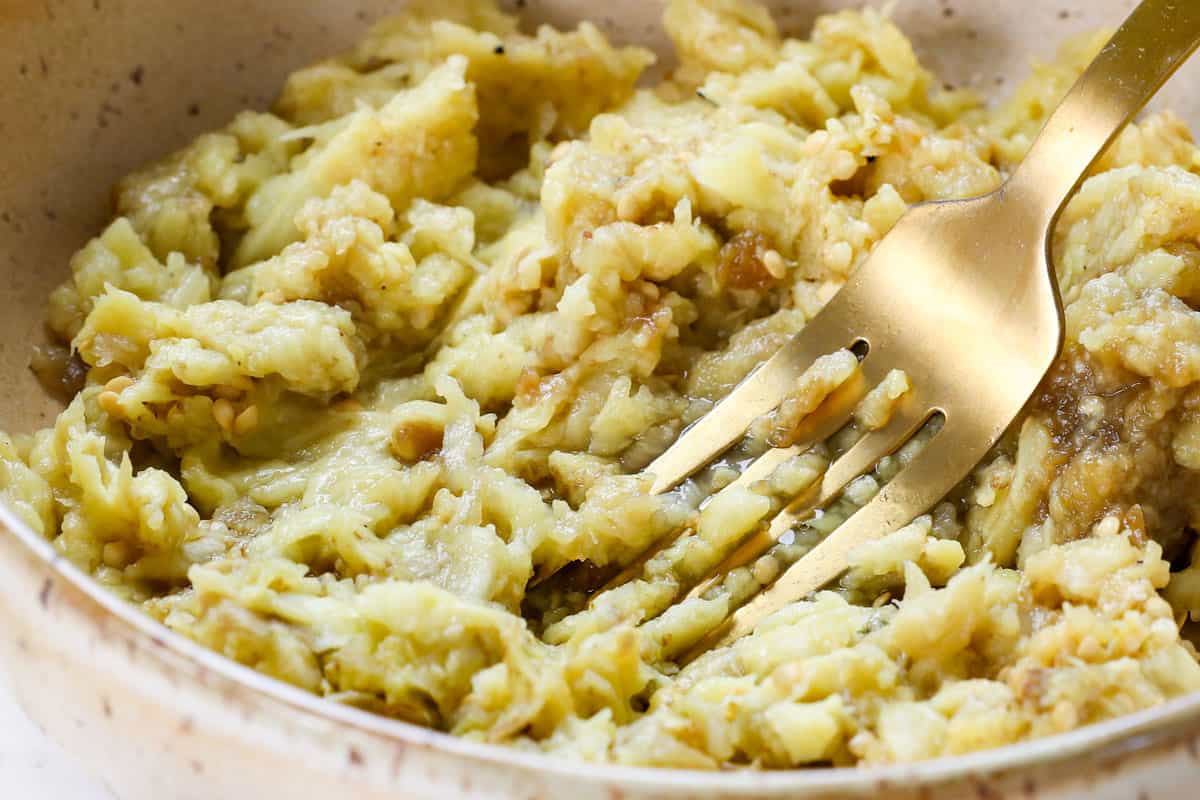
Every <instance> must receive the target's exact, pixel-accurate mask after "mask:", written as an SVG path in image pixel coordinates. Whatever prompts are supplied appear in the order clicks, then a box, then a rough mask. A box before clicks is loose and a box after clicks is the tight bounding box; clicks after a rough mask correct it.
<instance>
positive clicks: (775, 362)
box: [645, 292, 869, 494]
mask: <svg viewBox="0 0 1200 800" xmlns="http://www.w3.org/2000/svg"><path fill="white" fill-rule="evenodd" d="M843 294H844V292H839V293H838V294H836V295H834V296H833V298H832V299H831V300H830V301H829V302H828V303H827V304H826V305H825V307H824V308H823V309H821V311H820V312H819V313H818V314H817V315H816V316H815V317H814V318H813V319H812V320H810V321H809V323H808V324H807V325H805V326H804V328H803V330H801V331H800V332H799V333H798V334H796V335H795V336H793V337H792V338H791V339H790V340H789V341H788V342H787V344H785V345H784V346H783V347H781V348H780V349H779V351H778V352H777V353H775V355H773V356H771V358H769V359H767V361H765V362H764V363H763V364H762V366H760V367H759V368H758V369H757V370H755V371H754V372H752V373H750V374H749V375H748V376H746V378H745V379H744V380H743V381H742V382H741V383H739V384H738V385H737V386H736V387H735V388H734V390H733V391H732V392H730V393H729V394H728V395H727V396H726V397H725V398H724V399H722V400H721V401H720V402H719V403H717V405H716V406H715V407H714V408H713V409H712V410H711V411H709V412H708V413H707V414H705V415H704V416H703V417H701V418H700V419H699V420H697V421H696V422H694V423H693V424H692V425H691V426H690V427H688V428H687V429H686V430H685V431H684V432H683V433H682V434H681V435H680V436H679V438H678V439H677V440H676V441H675V443H674V444H673V445H671V446H670V447H669V448H667V451H666V452H664V453H663V454H662V455H660V456H659V457H658V458H656V459H654V461H653V462H651V464H650V465H649V466H648V467H646V469H645V471H646V472H649V473H651V474H653V475H654V485H653V487H652V488H651V490H650V491H651V493H652V494H659V493H661V492H665V491H667V490H669V489H671V488H673V487H674V486H676V485H677V484H678V483H679V482H680V481H682V480H683V479H684V478H686V477H688V476H689V475H691V474H692V473H693V472H695V471H696V470H698V469H700V467H702V466H704V465H705V464H707V463H708V462H709V461H712V460H713V459H714V458H716V457H717V456H718V455H720V454H721V453H723V452H724V451H725V450H727V449H728V448H729V446H730V445H731V444H733V443H734V442H735V441H737V440H738V439H740V438H741V437H742V436H743V435H744V434H745V433H746V429H747V428H749V427H750V423H752V422H754V420H756V419H758V418H759V417H761V416H762V415H763V414H766V413H767V412H769V411H772V410H773V409H774V408H775V407H776V406H778V405H779V404H780V403H781V402H783V399H784V398H785V397H786V396H787V394H788V392H790V391H791V390H792V389H794V388H795V386H796V379H797V377H799V376H800V375H801V374H803V373H804V371H805V370H806V369H808V368H809V367H810V366H811V365H812V363H813V362H814V361H816V360H817V359H818V358H820V357H821V356H823V355H826V354H828V353H831V352H833V351H834V350H837V349H838V348H842V347H850V346H852V345H853V344H854V343H855V342H856V341H857V340H858V336H857V335H856V334H855V332H854V331H853V330H850V329H849V328H847V327H845V326H844V324H843V322H844V320H846V319H847V318H848V315H847V314H846V310H845V309H843V308H842V306H843V305H844V303H843V302H839V298H840V297H842V295H843ZM868 358H869V356H868Z"/></svg>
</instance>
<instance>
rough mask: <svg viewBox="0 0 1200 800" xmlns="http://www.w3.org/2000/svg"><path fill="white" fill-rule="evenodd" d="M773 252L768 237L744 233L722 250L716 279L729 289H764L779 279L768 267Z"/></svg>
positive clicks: (731, 240) (754, 233) (750, 232)
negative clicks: (768, 258)
mask: <svg viewBox="0 0 1200 800" xmlns="http://www.w3.org/2000/svg"><path fill="white" fill-rule="evenodd" d="M769 251H770V245H769V243H768V242H767V238H766V237H765V236H763V235H762V234H761V233H756V232H754V231H742V232H741V233H739V234H737V235H735V236H734V237H733V238H732V239H730V240H729V241H728V242H726V243H725V245H724V246H723V247H722V248H721V255H720V258H721V261H720V263H719V264H718V266H717V280H719V281H720V283H721V285H722V286H727V287H728V288H730V289H763V288H765V287H767V286H769V285H770V284H771V283H773V282H774V281H775V280H776V277H775V276H774V275H772V274H771V270H770V269H768V268H767V264H766V262H765V260H764V259H765V258H766V255H767V253H768V252H769Z"/></svg>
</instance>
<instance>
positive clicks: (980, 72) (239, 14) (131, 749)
mask: <svg viewBox="0 0 1200 800" xmlns="http://www.w3.org/2000/svg"><path fill="white" fill-rule="evenodd" d="M1186 1H1187V2H1197V1H1200V0H1186ZM398 5H399V3H398V2H388V1H387V0H336V2H335V1H334V0H324V1H322V0H255V1H254V2H247V0H169V2H167V1H166V0H0V109H2V110H0V374H2V375H4V376H5V377H4V380H3V381H0V428H5V429H10V430H14V429H15V430H28V429H32V428H34V427H36V426H41V425H45V424H47V423H48V422H49V421H50V420H51V419H52V416H53V414H54V413H55V412H56V410H57V409H56V408H55V407H54V405H53V403H52V402H51V401H49V400H48V399H47V398H45V396H44V395H43V393H42V391H41V389H40V388H39V387H38V386H37V384H36V383H35V382H34V380H33V378H32V376H31V375H30V374H29V372H28V369H27V366H26V365H27V363H28V358H29V352H30V346H31V345H32V343H33V342H35V341H36V340H37V339H38V338H40V336H41V333H40V331H41V320H42V314H43V304H44V300H45V297H46V295H47V293H48V292H49V290H50V288H51V287H52V286H53V285H55V284H56V283H57V282H58V281H59V280H61V278H62V277H63V275H64V274H65V272H66V261H67V258H68V256H69V255H70V254H71V253H72V252H73V251H74V250H75V249H76V248H77V247H78V246H79V245H80V244H82V243H83V242H84V241H85V240H86V239H87V238H88V237H89V236H90V235H91V234H92V233H94V232H95V231H97V230H98V228H99V226H100V224H101V223H102V221H103V220H104V218H105V216H106V214H107V207H108V190H109V187H110V186H111V184H112V183H113V182H114V180H116V179H117V178H118V177H119V176H121V175H123V174H124V173H126V172H128V171H130V170H131V169H133V168H134V167H136V166H138V165H139V164H141V163H144V162H145V161H147V160H149V159H151V158H154V157H157V156H160V155H162V154H164V153H166V152H168V151H170V150H171V149H173V148H175V147H177V146H179V145H181V144H183V143H184V142H185V141H187V140H188V139H189V138H191V137H192V136H194V135H195V134H197V133H199V132H201V131H202V130H204V129H206V128H209V127H214V126H216V125H218V124H220V123H222V122H223V121H225V120H226V119H228V118H229V117H230V116H231V115H232V114H233V113H234V112H235V111H236V110H238V109H240V108H243V107H245V106H263V105H265V104H267V103H268V102H269V101H270V98H271V94H272V92H273V91H274V90H275V89H276V88H277V87H279V86H280V85H281V82H282V79H283V76H284V75H285V74H286V73H287V72H288V71H289V70H291V69H293V68H295V67H298V66H300V65H303V64H304V63H306V62H308V61H311V60H314V59H316V58H318V57H320V56H322V55H326V54H331V53H333V52H335V51H337V50H339V49H341V48H343V47H345V46H347V45H348V44H349V43H350V42H351V41H352V40H353V39H354V38H355V37H356V36H357V35H358V34H359V33H360V32H361V31H362V29H363V28H364V27H365V25H366V24H367V23H368V21H369V20H370V19H372V18H374V17H377V16H379V15H380V14H383V13H387V12H388V11H393V10H395V9H396V8H397V7H398ZM519 5H521V6H523V7H524V8H525V10H524V13H525V14H526V15H527V18H528V20H529V21H530V22H536V21H541V20H548V21H551V22H554V23H557V24H560V25H570V24H572V23H574V22H575V21H577V20H578V19H580V18H584V17H588V18H591V19H593V20H595V21H596V22H597V23H598V24H600V25H601V26H602V27H603V28H605V29H606V30H607V31H608V32H609V33H611V34H612V35H614V36H615V37H616V38H618V39H623V40H626V41H639V42H642V43H645V44H648V45H649V46H652V47H656V48H658V49H660V50H661V49H662V45H663V40H662V36H661V34H660V31H659V28H658V22H657V18H658V15H659V11H660V4H659V3H658V2H653V1H651V2H646V1H645V0H641V1H640V2H639V1H638V0H607V2H600V1H597V2H594V3H586V2H569V1H568V0H546V2H537V0H528V2H525V3H519ZM777 5H779V6H780V7H781V8H780V11H781V16H780V20H781V22H782V23H783V25H784V27H785V28H788V29H790V30H802V29H804V28H805V27H806V26H807V24H808V22H809V21H810V20H811V18H812V17H813V15H814V14H815V13H817V12H819V11H823V10H828V9H830V8H834V7H837V6H841V5H847V3H846V2H844V0H837V1H836V2H835V1H834V0H807V1H806V0H794V2H790V3H787V2H784V3H777ZM1132 5H1133V2H1132V0H1054V2H1046V0H1011V2H994V1H989V0H976V1H974V2H968V1H967V0H908V2H905V3H902V4H901V6H900V8H899V9H898V10H897V18H898V21H899V22H900V24H901V26H902V27H903V28H904V29H905V30H906V31H907V32H908V33H909V34H910V35H911V36H913V38H914V40H915V41H916V43H917V45H918V48H919V49H920V50H921V51H922V55H923V56H924V57H925V58H926V60H927V62H928V63H930V64H931V65H932V66H934V67H935V68H936V69H937V70H938V71H939V73H940V74H941V75H943V76H952V79H953V80H954V81H955V82H956V83H959V84H973V85H977V86H979V87H981V88H983V89H985V90H986V91H988V92H990V93H996V92H1002V91H1003V90H1004V89H1005V87H1006V86H1011V85H1012V83H1013V82H1014V81H1015V80H1016V79H1019V78H1020V77H1022V76H1023V75H1024V74H1025V73H1026V72H1027V69H1028V62H1029V59H1030V57H1031V56H1034V55H1036V56H1048V55H1049V54H1050V52H1051V51H1052V50H1053V48H1054V46H1055V43H1056V42H1057V41H1058V40H1060V39H1061V38H1062V37H1063V36H1065V35H1067V34H1069V33H1072V32H1074V31H1078V30H1082V29H1085V28H1095V27H1098V26H1102V25H1111V24H1115V23H1116V22H1118V21H1119V20H1120V19H1121V18H1122V16H1123V14H1124V13H1125V12H1126V11H1128V10H1129V8H1130V7H1132ZM1196 86H1200V65H1197V64H1193V65H1192V66H1191V67H1190V68H1189V69H1187V70H1185V72H1184V73H1183V74H1182V75H1181V76H1180V77H1179V78H1177V79H1176V80H1175V82H1174V83H1173V84H1172V86H1170V87H1168V95H1169V97H1168V99H1167V100H1165V102H1169V103H1170V104H1171V105H1172V106H1173V107H1175V108H1176V109H1178V110H1179V111H1180V112H1182V113H1183V114H1184V115H1185V116H1187V117H1188V118H1189V119H1190V121H1191V122H1193V124H1195V123H1200V114H1198V113H1197V111H1200V92H1195V91H1188V89H1189V87H1196ZM0 663H2V664H3V666H4V667H5V678H6V679H7V680H8V681H10V682H11V684H12V686H13V687H14V689H15V690H16V692H17V694H18V696H19V697H20V699H21V700H22V702H23V704H24V706H25V708H26V709H27V710H28V712H29V714H30V715H31V716H32V717H33V718H34V719H35V720H36V721H37V722H38V723H39V724H41V725H42V726H43V727H44V728H45V729H46V730H47V731H48V732H49V733H50V734H51V736H53V737H54V738H56V739H58V740H59V741H60V742H61V743H62V744H63V745H64V746H65V747H66V749H67V750H68V751H70V752H71V753H73V754H75V755H76V756H77V757H78V758H79V759H80V760H81V761H82V762H84V763H85V764H86V766H87V767H88V768H89V769H91V770H92V771H93V772H94V773H95V774H96V775H97V776H99V777H101V778H103V779H104V780H105V781H106V782H107V783H108V784H109V785H110V786H111V788H112V789H113V790H114V792H115V794H116V795H117V796H118V797H120V798H122V799H123V800H152V799H153V800H189V799H191V798H195V799H196V800H214V798H220V800H239V799H241V798H246V799H247V800H268V799H269V798H289V800H290V799H291V798H309V797H312V798H322V799H323V800H340V798H355V800H371V799H373V798H385V797H387V798H418V797H419V798H439V799H442V798H467V797H472V798H522V799H523V800H524V799H525V798H560V797H570V798H571V800H593V798H595V799H596V800H599V799H600V798H603V799H604V800H621V799H622V798H624V799H625V800H634V799H635V798H649V797H677V798H683V797H695V798H708V799H710V800H715V798H720V797H731V796H742V797H789V798H802V797H803V798H818V797H819V798H843V797H879V796H881V795H886V796H887V797H888V798H909V797H911V798H927V797H934V796H936V797H938V798H958V797H976V798H989V797H1004V796H1014V797H1042V798H1067V797H1072V798H1075V797H1079V798H1082V797H1089V798H1112V799H1113V800H1117V799H1118V798H1119V799H1120V800H1129V799H1131V798H1139V799H1140V798H1194V797H1195V796H1196V792H1197V789H1196V786H1197V784H1198V783H1200V696H1193V697H1188V698H1184V699H1182V700H1179V701H1176V702H1173V703H1171V704H1169V705H1166V706H1162V707H1160V708H1157V709H1154V710H1152V711H1150V712H1146V713H1141V714H1137V715H1134V716H1130V717H1126V718H1123V719H1119V720H1116V721H1113V722H1110V723H1106V724H1103V725H1097V726H1093V727H1090V728H1085V729H1082V730H1079V731H1076V732H1074V733H1071V734H1067V735H1064V736H1059V737H1055V738H1050V739H1043V740H1040V741H1036V742H1031V743H1028V744H1023V745H1019V746H1014V747H1009V748H1004V749H1001V750H994V751H990V752H985V753H980V754H976V755H971V756H967V757H961V758H953V759H945V760H940V761H934V762H927V763H922V764H916V765H912V766H903V767H895V768H884V769H861V770H811V771H802V772H788V773H775V774H758V773H749V772H730V773H725V774H715V775H714V774H707V773H689V772H669V771H655V770H634V769H617V768H608V767H594V766H582V765H577V764H572V763H565V762H562V761H559V760H551V759H548V758H542V757H536V756H531V755H525V754H518V753H515V752H512V751H510V750H506V749H499V748H493V747H488V746H482V745H477V744H470V743H466V742H463V741H459V740H456V739H452V738H450V737H447V736H443V735H441V734H436V733H432V732H430V731H427V730H424V729H421V728H417V727H414V726H412V725H407V724H404V723H400V722H394V721H390V720H386V719H383V718H380V717H375V716H372V715H369V714H365V713H362V712H358V711H355V710H353V709H349V708H344V707H341V706H336V705H333V704H332V703H326V702H324V701H321V700H319V699H317V698H315V697H312V696H310V695H308V694H304V693H302V692H299V691H297V690H295V689H292V688H289V687H287V686H284V685H283V684H280V683H278V682H276V681H273V680H271V679H269V678H266V677H264V676H262V675H259V674H257V673H254V672H252V671H250V670H248V669H245V668H243V667H240V666H237V665H235V664H233V663H231V662H228V661H226V660H224V659H222V658H220V657H219V656H216V655H214V654H212V653H210V652H208V651H205V650H203V649H201V648H199V647H197V646H196V645H194V644H192V643H191V642H189V641H186V640H184V639H181V638H180V637H178V636H176V635H174V634H172V633H170V632H168V631H166V630H165V629H163V628H161V627H159V626H158V625H157V624H155V623H153V622H151V621H150V620H149V619H147V618H145V617H143V616H141V615H140V614H139V613H138V612H137V611H135V610H134V609H133V608H131V607H127V606H125V605H123V604H121V603H119V602H117V601H116V600H114V599H113V598H112V597H109V596H108V595H106V594H105V593H104V592H103V591H101V590H99V589H98V588H97V587H96V586H94V585H93V584H92V583H91V582H90V581H89V579H88V578H87V577H86V576H84V575H82V574H80V573H79V572H77V571H76V570H74V569H73V568H71V567H70V566H68V565H66V564H64V563H62V562H61V561H57V560H56V559H55V557H54V554H53V551H52V550H51V548H50V547H49V546H48V544H47V543H46V542H44V541H41V540H40V539H38V538H37V537H35V536H34V535H33V534H32V533H30V532H29V531H28V530H27V529H25V528H23V527H22V526H21V525H20V524H18V523H17V522H16V521H15V520H14V519H13V518H12V516H11V515H9V514H8V513H7V512H5V511H4V509H3V508H0ZM0 793H2V792H0Z"/></svg>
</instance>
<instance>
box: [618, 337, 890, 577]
mask: <svg viewBox="0 0 1200 800" xmlns="http://www.w3.org/2000/svg"><path fill="white" fill-rule="evenodd" d="M878 372H880V370H879V369H878V368H877V367H876V365H875V364H874V363H873V362H872V363H871V364H868V363H867V362H866V361H864V362H863V364H862V367H861V369H860V370H859V375H858V376H856V377H855V378H852V379H851V380H849V381H847V382H846V384H845V385H843V386H841V387H839V388H838V389H837V390H836V391H834V392H833V394H831V395H830V396H829V397H828V398H827V399H826V401H825V403H822V404H821V406H820V407H819V408H817V410H816V411H814V412H813V413H812V414H811V415H810V417H809V419H806V420H805V421H804V422H802V423H801V428H800V431H799V433H800V437H801V438H800V440H799V441H797V442H796V443H795V444H793V445H792V446H790V447H773V448H771V449H770V450H767V451H766V452H765V453H763V454H762V455H761V456H759V457H758V458H757V459H755V460H754V461H753V462H752V463H751V464H750V466H748V467H746V469H745V470H744V471H743V472H742V474H741V475H739V476H738V478H737V480H735V481H734V482H733V483H731V484H729V485H728V486H726V487H724V488H723V489H721V491H722V492H724V491H726V490H729V489H732V488H734V487H742V486H748V485H750V484H752V483H754V482H756V481H760V480H763V479H764V478H769V477H771V473H772V472H774V471H775V470H776V468H778V467H779V465H780V464H782V463H783V462H785V461H787V460H788V459H789V458H791V457H792V456H796V455H800V454H801V453H803V452H805V451H807V450H808V449H809V448H811V447H812V446H813V445H814V444H816V443H818V442H823V441H825V440H826V439H828V438H829V437H830V436H833V434H835V433H837V432H838V430H840V429H841V427H842V426H843V425H845V424H846V423H847V422H848V421H849V420H850V416H851V414H853V413H854V408H855V406H857V405H858V401H859V400H861V399H862V396H863V395H864V394H865V393H866V391H867V389H868V388H869V387H870V386H872V385H874V384H876V383H878V382H879V379H880V376H879V375H878V374H877V373H878ZM710 413H711V412H710ZM668 452H669V451H668ZM664 455H665V454H664ZM660 458H661V456H660ZM651 466H653V465H651ZM647 469H649V467H647ZM718 494H719V492H718ZM715 496H716V495H711V496H709V497H708V498H707V499H706V500H705V501H704V502H705V503H708V502H710V501H711V500H712V498H713V497H715ZM701 507H702V508H703V504H701ZM690 529H691V528H690V527H683V528H681V529H679V530H677V531H673V532H671V533H668V534H667V535H665V536H663V537H662V538H661V539H659V540H658V541H656V542H655V543H654V544H652V545H650V547H648V548H646V550H645V551H643V552H642V553H641V554H640V555H639V556H638V557H637V558H636V559H634V560H633V561H631V562H630V563H629V564H627V565H626V566H625V567H624V568H623V569H622V570H621V571H620V572H619V573H617V574H616V575H615V576H614V577H612V578H611V579H609V580H608V581H606V582H605V583H604V585H603V586H602V587H601V588H600V590H599V591H598V592H597V594H599V593H600V592H605V591H608V590H609V589H613V588H616V587H617V586H620V585H621V584H623V583H628V582H629V581H631V580H634V579H636V578H637V577H639V576H640V575H641V572H642V568H643V567H645V565H646V562H648V561H649V560H650V559H652V558H654V556H656V555H658V554H659V553H661V552H662V551H663V550H665V549H667V548H668V547H670V546H671V545H672V544H674V543H675V542H676V541H677V540H678V539H679V538H680V537H681V536H683V535H684V534H685V533H686V532H687V531H688V530H690Z"/></svg>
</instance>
